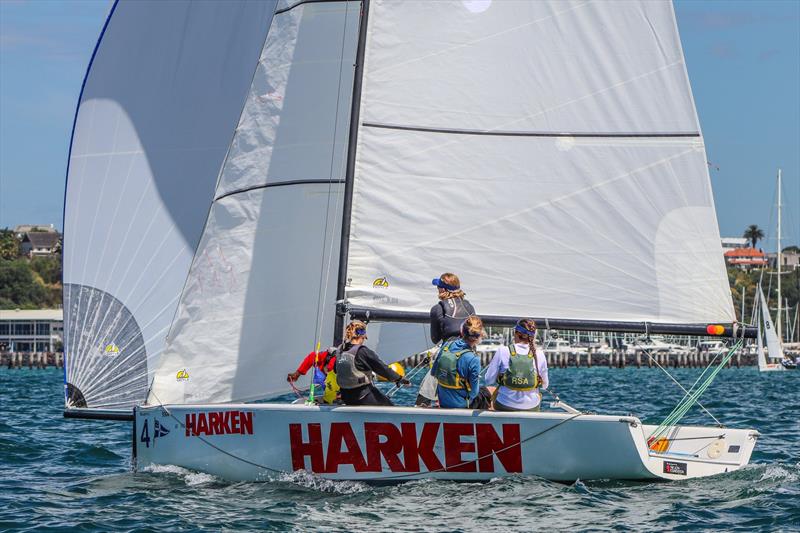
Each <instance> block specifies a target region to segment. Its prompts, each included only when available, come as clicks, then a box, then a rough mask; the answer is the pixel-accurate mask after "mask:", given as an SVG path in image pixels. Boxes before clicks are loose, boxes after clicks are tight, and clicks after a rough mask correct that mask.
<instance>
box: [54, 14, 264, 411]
mask: <svg viewBox="0 0 800 533" xmlns="http://www.w3.org/2000/svg"><path fill="white" fill-rule="evenodd" d="M273 9H274V3H273V4H272V5H269V3H267V2H264V3H262V2H244V1H236V2H227V3H225V4H224V5H223V4H220V3H214V2H178V1H174V2H137V1H120V2H117V3H116V4H115V5H114V7H113V8H112V13H111V15H110V16H109V19H108V21H107V26H106V28H105V30H104V33H103V35H102V36H101V40H100V41H99V42H98V47H97V50H96V55H95V56H94V58H93V61H92V63H91V65H90V68H89V71H88V73H87V75H86V80H85V86H84V89H83V91H82V94H81V99H80V102H79V108H78V112H77V115H76V121H75V126H74V131H73V143H72V147H71V153H70V161H69V170H68V182H67V188H66V197H65V213H64V322H65V323H64V334H65V352H66V381H67V405H68V406H72V407H102V408H130V407H131V406H133V405H136V404H141V403H143V402H144V400H145V399H146V394H147V386H148V384H149V379H148V373H152V372H153V371H154V368H155V365H156V363H157V362H158V359H159V357H160V354H161V351H162V350H163V347H164V340H165V337H166V335H167V331H168V328H169V325H170V323H171V320H172V317H173V315H174V313H175V309H176V307H177V303H178V297H179V295H180V292H181V288H182V287H183V284H184V282H185V279H186V274H187V273H188V270H189V266H190V264H191V260H192V257H193V255H194V251H195V248H196V246H197V243H198V241H199V239H200V235H201V232H202V228H203V224H204V222H205V219H206V216H207V213H208V206H209V204H210V202H211V199H212V198H213V194H214V186H215V184H216V180H217V176H218V175H219V170H220V168H221V165H222V162H223V160H224V158H225V154H226V151H227V149H228V145H229V143H230V139H231V137H232V136H233V130H234V128H235V127H236V123H237V120H238V118H239V115H240V113H241V109H242V105H243V103H244V100H245V97H246V95H247V89H248V87H249V83H250V80H251V78H252V74H253V68H254V64H255V62H256V61H257V59H258V54H259V50H260V49H261V46H262V45H263V42H264V38H265V36H266V30H267V27H268V25H269V22H270V18H271V17H272V13H273Z"/></svg>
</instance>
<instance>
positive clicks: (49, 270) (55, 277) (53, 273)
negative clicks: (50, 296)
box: [30, 255, 61, 285]
mask: <svg viewBox="0 0 800 533" xmlns="http://www.w3.org/2000/svg"><path fill="white" fill-rule="evenodd" d="M30 265H31V269H33V271H34V272H36V273H37V274H39V275H40V276H41V277H42V281H44V282H45V283H46V284H48V285H55V284H58V283H61V256H58V255H56V256H50V257H34V258H33V259H31V262H30Z"/></svg>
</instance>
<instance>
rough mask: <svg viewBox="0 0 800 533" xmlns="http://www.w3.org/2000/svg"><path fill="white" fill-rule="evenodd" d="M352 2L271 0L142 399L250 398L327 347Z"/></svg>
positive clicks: (352, 41) (277, 385)
mask: <svg viewBox="0 0 800 533" xmlns="http://www.w3.org/2000/svg"><path fill="white" fill-rule="evenodd" d="M358 25H359V4H358V3H350V2H321V3H301V4H290V5H286V6H285V7H283V8H282V9H278V11H277V12H276V13H275V16H274V17H273V20H272V24H271V26H270V28H269V33H268V35H267V39H266V42H265V44H264V46H263V49H262V51H261V58H260V61H259V63H258V68H257V70H256V73H255V76H254V77H253V81H252V85H251V87H250V93H249V95H248V97H247V103H246V104H245V107H244V111H243V112H242V115H241V118H240V121H239V125H238V127H237V129H236V135H235V136H234V138H233V142H232V143H231V147H230V150H229V154H228V157H227V160H226V161H225V165H224V167H223V170H222V173H221V175H220V178H219V183H218V185H217V191H216V194H215V200H214V203H213V206H212V209H211V213H210V215H209V218H208V222H207V224H206V227H205V231H204V233H203V237H202V239H201V242H200V245H199V247H198V250H197V255H196V257H195V260H194V263H193V265H192V268H191V270H190V273H189V276H188V279H187V282H186V287H185V289H184V292H183V295H182V297H181V301H180V304H179V307H178V311H177V315H176V318H175V322H174V324H173V327H172V329H171V332H170V336H169V340H168V346H167V349H166V351H165V354H164V356H163V357H162V359H161V363H160V366H159V369H158V371H157V372H156V375H155V379H154V382H153V386H152V391H151V395H150V400H149V401H150V403H161V402H164V403H192V402H195V403H196V402H222V401H231V400H249V399H255V398H262V397H265V396H268V395H270V394H275V393H278V392H283V391H285V390H286V389H287V387H288V385H287V383H286V372H281V370H286V371H291V370H293V368H294V365H296V364H297V362H298V358H300V357H302V356H303V355H304V354H306V353H308V352H309V351H311V350H313V349H314V348H315V346H314V341H315V339H319V341H320V342H321V343H322V348H323V349H324V348H326V347H327V346H329V345H330V344H331V343H332V338H333V321H334V301H335V297H336V266H337V264H338V256H339V240H340V238H339V236H340V232H341V230H340V224H341V218H342V214H341V212H342V201H341V198H342V185H341V183H342V182H343V180H344V169H345V155H346V152H347V139H348V130H349V118H350V100H351V97H352V84H353V62H354V60H355V50H356V41H357V36H358Z"/></svg>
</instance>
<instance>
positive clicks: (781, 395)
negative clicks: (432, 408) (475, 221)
mask: <svg viewBox="0 0 800 533" xmlns="http://www.w3.org/2000/svg"><path fill="white" fill-rule="evenodd" d="M699 372H700V371H699V370H697V369H678V370H674V371H673V373H674V374H675V376H676V377H677V378H678V379H679V380H680V381H682V382H683V383H684V384H691V383H692V382H693V381H694V379H695V377H696V376H697V375H698V374H699ZM551 383H552V385H553V387H554V388H556V389H557V390H558V391H559V393H560V394H561V396H562V398H563V399H565V400H567V401H569V402H570V403H571V404H573V405H574V406H576V407H579V408H581V409H590V410H596V411H603V412H616V413H628V412H633V413H634V414H636V415H639V416H641V417H643V418H645V419H647V420H648V421H650V422H657V421H659V420H660V417H663V416H665V415H666V414H667V413H668V412H669V410H670V409H671V407H672V406H673V405H674V404H675V402H676V401H677V400H678V399H679V398H680V391H679V390H678V389H677V387H676V386H675V385H674V384H673V383H671V382H670V381H669V380H668V379H667V378H666V377H665V376H664V375H663V374H662V373H661V371H660V370H657V369H641V370H637V369H633V368H628V369H624V370H618V369H607V368H592V369H566V370H562V369H553V370H551ZM62 387H63V385H62V375H61V372H60V371H56V370H44V371H42V370H28V369H23V370H13V371H12V370H6V369H0V410H2V413H0V416H1V418H0V531H2V530H57V531H64V530H69V529H79V530H88V531H92V530H103V531H107V530H114V531H125V530H157V529H181V530H198V529H209V530H220V529H237V530H238V529H242V530H255V529H261V530H265V529H266V530H279V531H286V530H313V531H319V530H352V531H390V530H394V531H443V530H447V531H474V530H478V529H482V530H485V531H517V530H524V531H531V530H538V529H545V528H547V529H551V530H558V531H561V530H629V529H632V530H637V531H664V530H682V531H700V530H709V531H710V530H713V531H800V421H798V416H799V415H800V392H798V387H800V371H795V372H782V373H772V374H759V373H758V372H757V371H756V370H755V369H752V368H748V369H726V370H724V371H723V372H722V373H721V374H720V375H719V377H718V378H717V381H716V382H715V383H714V385H712V387H711V389H710V390H709V391H708V393H707V395H706V396H705V397H704V398H703V403H704V405H705V406H706V407H707V408H708V409H709V410H711V412H712V413H714V414H715V415H716V416H717V417H718V418H720V419H721V420H722V421H723V422H724V423H726V424H727V425H730V426H738V427H752V428H755V429H758V430H759V431H760V432H761V433H762V434H763V436H762V438H761V439H759V442H758V445H757V446H756V451H755V453H754V455H753V459H752V462H751V465H750V466H748V467H747V468H745V469H743V470H740V471H738V472H735V473H732V474H727V475H724V476H718V477H712V478H705V479H698V480H687V481H682V482H673V483H630V482H611V481H609V482H592V483H582V482H577V483H574V484H572V485H564V484H558V483H551V482H547V481H543V480H540V479H536V478H530V477H527V478H526V477H515V478H506V479H497V480H494V481H492V482H489V483H455V482H446V481H422V482H409V483H405V484H400V485H390V486H371V485H366V484H362V483H355V482H332V481H325V480H320V479H317V478H313V477H311V476H309V475H306V474H300V473H295V474H293V475H287V476H285V477H283V478H281V479H277V480H274V481H272V482H268V483H228V482H225V481H222V480H219V479H217V478H214V477H213V476H210V475H207V474H202V473H196V472H190V471H187V470H184V469H181V468H178V467H159V468H156V469H153V470H151V471H148V472H142V473H133V472H131V470H130V426H129V425H128V424H126V423H114V422H89V421H77V420H65V419H63V418H62V417H61V407H62V403H63V393H62ZM403 394H405V395H406V398H405V400H406V401H408V402H410V399H411V392H406V391H404V392H403ZM399 396H400V395H398V397H399ZM398 399H400V398H398ZM687 421H694V422H702V423H707V419H705V418H704V416H703V415H702V414H701V413H700V412H699V411H692V412H691V413H690V415H689V417H687Z"/></svg>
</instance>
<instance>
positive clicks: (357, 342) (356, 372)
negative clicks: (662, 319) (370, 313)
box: [335, 320, 410, 405]
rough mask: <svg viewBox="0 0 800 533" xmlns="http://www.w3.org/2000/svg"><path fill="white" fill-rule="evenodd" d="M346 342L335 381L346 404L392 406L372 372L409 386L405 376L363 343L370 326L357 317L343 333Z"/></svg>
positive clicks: (340, 352)
mask: <svg viewBox="0 0 800 533" xmlns="http://www.w3.org/2000/svg"><path fill="white" fill-rule="evenodd" d="M344 339H345V344H344V346H343V347H342V349H341V350H339V351H337V353H336V367H335V368H336V380H337V382H338V384H339V388H340V391H339V392H340V393H341V396H342V401H343V402H344V403H345V404H346V405H393V404H392V401H391V400H390V399H389V398H387V397H386V395H384V394H383V393H382V392H381V391H380V390H378V388H377V387H375V385H373V384H372V373H373V372H375V373H376V374H377V375H379V376H381V377H383V378H385V379H386V380H387V381H393V382H395V383H396V384H397V385H398V386H400V385H409V384H410V382H409V381H408V380H407V379H405V378H404V377H403V376H401V375H400V374H398V373H397V372H395V371H394V370H392V369H391V368H389V366H388V365H387V364H386V363H384V362H383V361H381V358H380V357H378V354H376V353H375V352H373V351H372V350H370V349H369V348H367V347H366V346H364V341H365V340H367V325H366V324H364V323H363V322H361V321H360V320H354V321H352V322H350V323H349V324H348V325H347V328H346V329H345V333H344Z"/></svg>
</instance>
